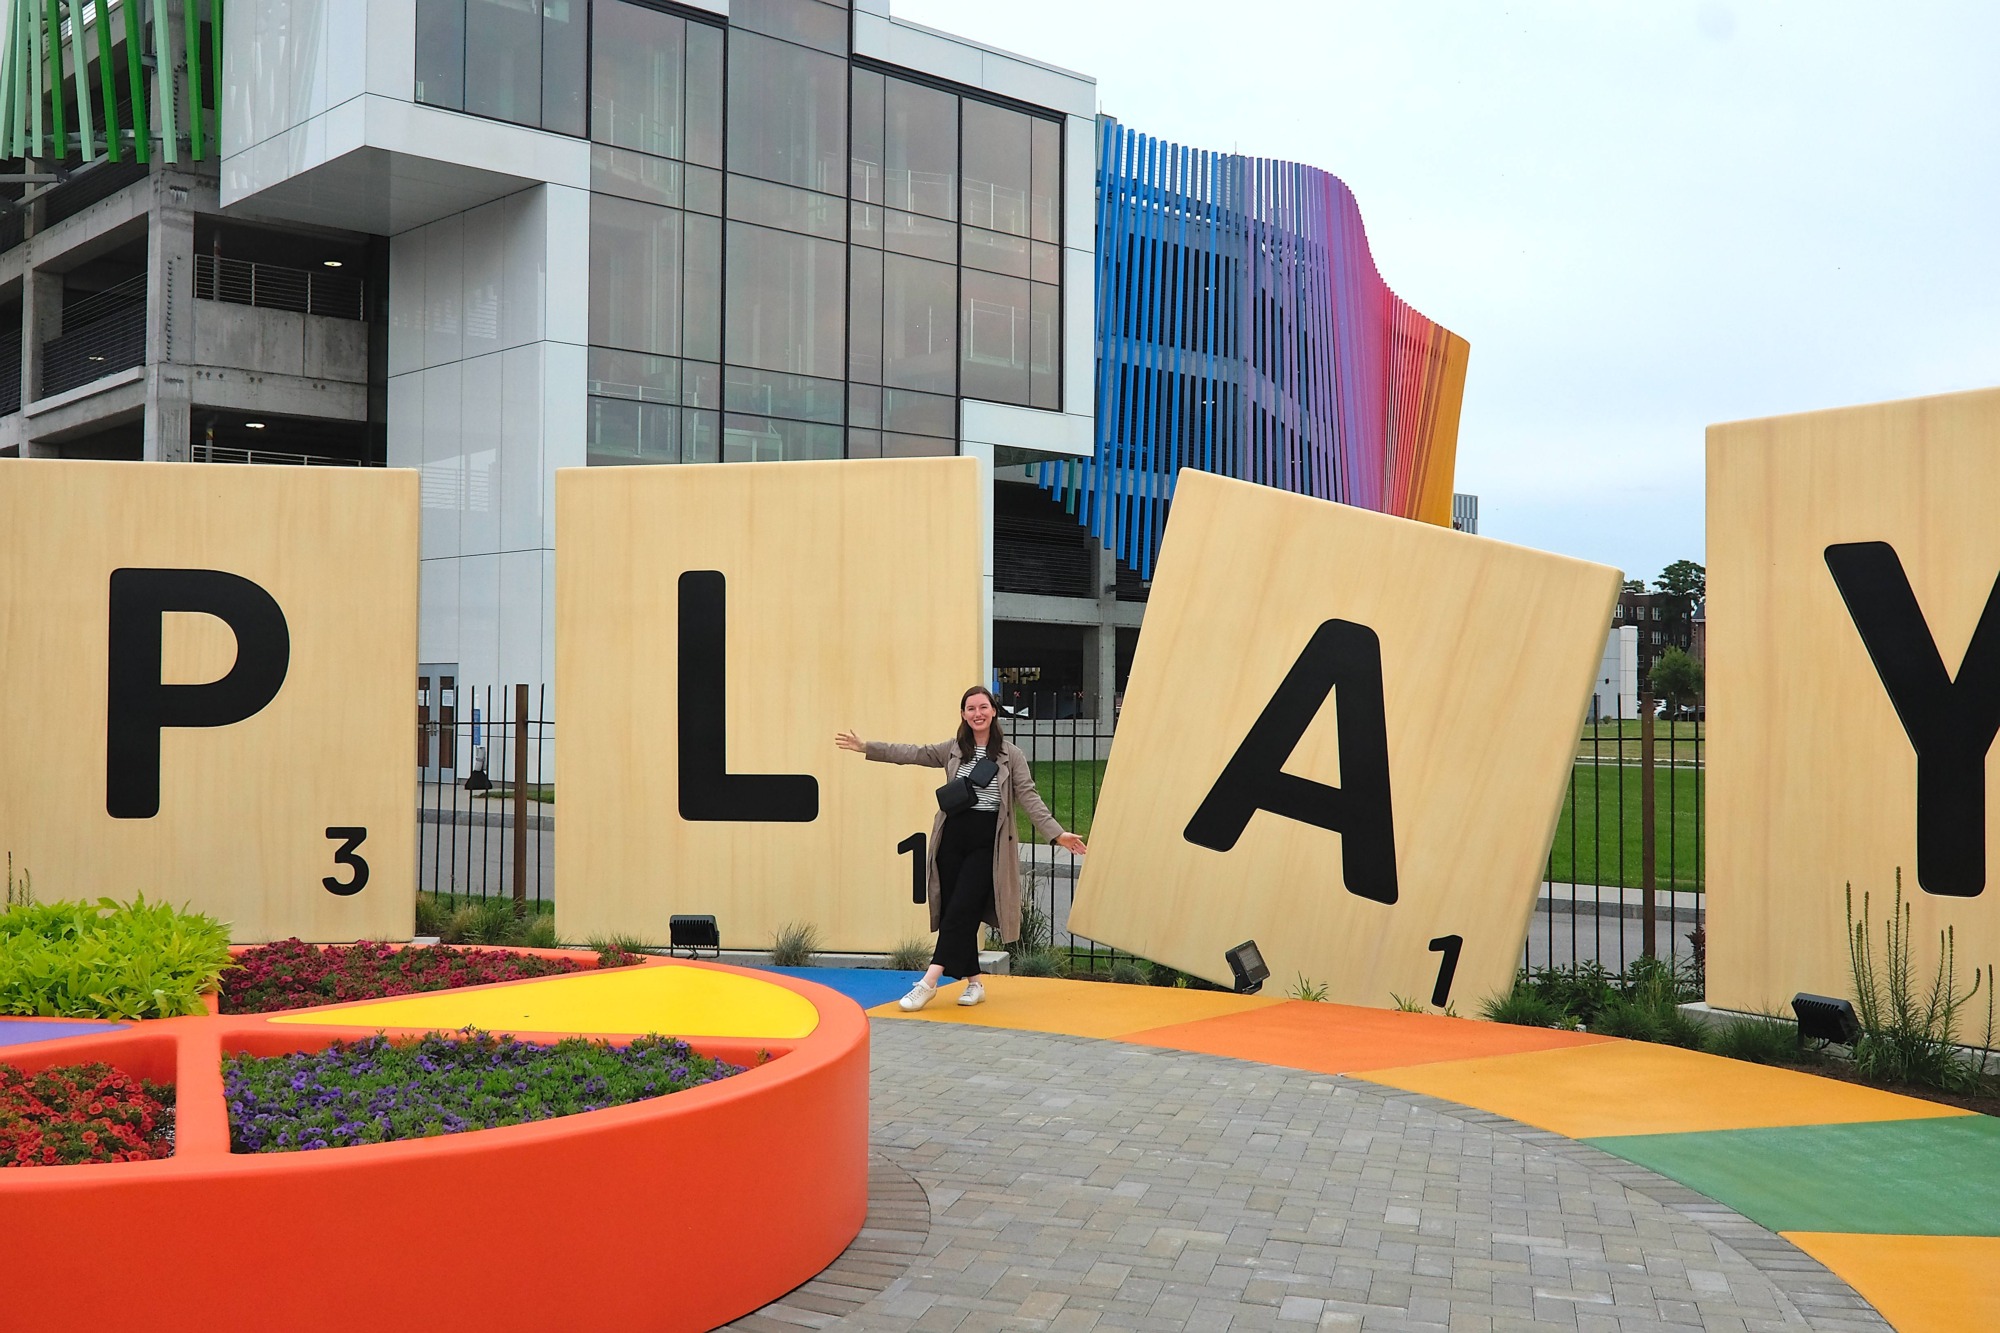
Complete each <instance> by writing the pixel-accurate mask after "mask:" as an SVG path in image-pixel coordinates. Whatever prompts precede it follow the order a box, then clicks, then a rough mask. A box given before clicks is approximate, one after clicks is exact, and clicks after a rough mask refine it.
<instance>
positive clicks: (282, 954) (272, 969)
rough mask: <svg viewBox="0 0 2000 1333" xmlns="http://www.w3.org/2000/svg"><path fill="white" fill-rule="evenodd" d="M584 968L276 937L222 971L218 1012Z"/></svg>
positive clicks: (610, 963) (613, 957)
mask: <svg viewBox="0 0 2000 1333" xmlns="http://www.w3.org/2000/svg"><path fill="white" fill-rule="evenodd" d="M638 961H639V959H638V955H636V954H629V953H623V952H620V951H616V950H606V951H601V952H600V953H599V954H598V966H599V967H624V966H629V965H630V964H633V963H636V962H638ZM586 966H587V965H586V964H585V963H583V962H580V961H578V960H576V959H573V958H547V957H542V956H539V955H535V954H519V953H508V952H505V951H503V950H499V949H444V948H409V949H398V948H392V947H391V946H389V945H387V944H376V943H373V942H368V941H364V942H362V943H360V944H341V945H328V946H326V947H324V948H321V947H319V946H317V945H312V944H305V943H302V942H300V941H299V940H296V939H291V940H279V941H277V942H276V943H274V944H263V945H259V946H258V947H256V948H254V949H249V950H246V951H245V952H243V953H242V954H240V955H238V956H237V959H236V963H235V966H233V967H231V968H229V969H228V970H227V971H225V972H224V973H223V974H222V1012H223V1013H225V1014H265V1013H271V1012H274V1011H276V1010H279V1009H304V1008H307V1007H309V1006H312V1005H321V1004H345V1003H347V1002H348V1001H350V1000H379V999H383V998H385V997H388V996H392V995H414V994H416V993H418V992H420V991H436V990H453V989H456V988H457V987H460V986H484V985H488V984H490V983H492V982H496V981H523V980H526V979H528V978H530V977H547V976H555V975H558V974H560V973H564V972H580V971H583V970H584V969H585V967H586Z"/></svg>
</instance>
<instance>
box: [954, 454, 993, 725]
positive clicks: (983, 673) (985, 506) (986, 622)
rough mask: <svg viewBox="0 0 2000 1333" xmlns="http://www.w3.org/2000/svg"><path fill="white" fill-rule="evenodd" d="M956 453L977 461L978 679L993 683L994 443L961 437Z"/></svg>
mask: <svg viewBox="0 0 2000 1333" xmlns="http://www.w3.org/2000/svg"><path fill="white" fill-rule="evenodd" d="M958 447H959V452H961V453H962V454H964V455H965V456H966V457H968V458H976V459H978V460H979V549H980V551H981V552H982V555H981V557H980V566H979V625H980V642H979V679H980V682H981V683H982V684H986V685H991V684H992V683H993V446H992V445H990V444H981V443H980V442H978V441H976V440H968V439H965V438H964V433H963V432H962V431H961V432H960V439H959V446H958Z"/></svg>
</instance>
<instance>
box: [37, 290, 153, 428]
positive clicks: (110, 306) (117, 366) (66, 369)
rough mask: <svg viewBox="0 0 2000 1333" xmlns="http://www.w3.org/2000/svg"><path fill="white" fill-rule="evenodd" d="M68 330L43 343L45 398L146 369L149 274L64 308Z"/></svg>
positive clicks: (42, 391)
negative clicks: (131, 370)
mask: <svg viewBox="0 0 2000 1333" xmlns="http://www.w3.org/2000/svg"><path fill="white" fill-rule="evenodd" d="M62 317H63V331H62V332H61V333H60V334H58V335H56V336H55V337H53V338H51V339H49V340H48V341H47V342H45V343H43V344H42V388H41V396H42V397H44V398H47V397H49V396H50V395H52V394H58V393H62V392H64V391H66V390H69V389H74V388H76V387H77V386H78V385H82V384H88V383H90V382H91V381H92V380H94V379H99V378H101V377H103V376H105V375H109V374H112V373H114V372H116V371H120V370H125V369H127V368H129V367H131V366H143V365H144V364H146V275H145V274H143V273H141V274H139V275H138V276H137V277H133V278H127V279H126V280H125V281H124V282H121V283H119V284H118V285H117V286H115V287H106V288H105V289H104V290H103V291H101V292H93V293H92V294H91V295H89V296H86V297H84V298H83V299H82V300H79V301H74V302H71V301H65V302H64V303H63V316H62Z"/></svg>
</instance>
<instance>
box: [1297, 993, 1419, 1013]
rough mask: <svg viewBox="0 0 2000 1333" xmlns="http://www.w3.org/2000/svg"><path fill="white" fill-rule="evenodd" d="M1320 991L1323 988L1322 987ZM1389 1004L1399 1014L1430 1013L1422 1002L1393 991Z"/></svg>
mask: <svg viewBox="0 0 2000 1333" xmlns="http://www.w3.org/2000/svg"><path fill="white" fill-rule="evenodd" d="M1322 989H1324V988H1323V987H1322ZM1389 1003H1390V1005H1391V1006H1393V1007H1394V1009H1395V1010H1396V1012H1397V1013H1399V1014H1427V1013H1429V1012H1430V1009H1429V1007H1428V1006H1426V1005H1425V1004H1424V1002H1423V1001H1422V1000H1413V999H1411V998H1409V997H1408V996H1406V995H1398V994H1396V992H1394V991H1390V992H1389Z"/></svg>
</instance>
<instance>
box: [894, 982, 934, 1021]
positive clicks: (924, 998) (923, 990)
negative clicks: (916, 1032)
mask: <svg viewBox="0 0 2000 1333" xmlns="http://www.w3.org/2000/svg"><path fill="white" fill-rule="evenodd" d="M936 994H937V987H936V986H935V985H934V984H932V983H931V982H928V981H919V982H918V983H917V984H916V985H914V986H912V987H910V993H909V994H908V995H905V996H904V997H903V998H902V999H900V1000H898V1001H896V1007H897V1008H899V1009H901V1010H902V1011H903V1012H904V1013H906V1014H914V1013H915V1012H917V1010H919V1009H921V1008H923V1007H924V1006H925V1005H927V1004H929V1003H930V1002H931V996H933V995H936Z"/></svg>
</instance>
